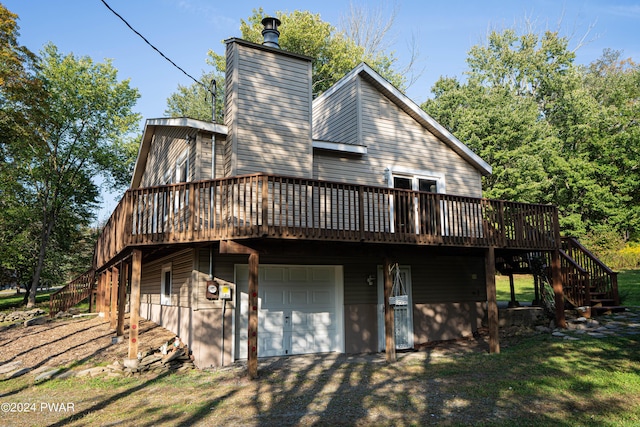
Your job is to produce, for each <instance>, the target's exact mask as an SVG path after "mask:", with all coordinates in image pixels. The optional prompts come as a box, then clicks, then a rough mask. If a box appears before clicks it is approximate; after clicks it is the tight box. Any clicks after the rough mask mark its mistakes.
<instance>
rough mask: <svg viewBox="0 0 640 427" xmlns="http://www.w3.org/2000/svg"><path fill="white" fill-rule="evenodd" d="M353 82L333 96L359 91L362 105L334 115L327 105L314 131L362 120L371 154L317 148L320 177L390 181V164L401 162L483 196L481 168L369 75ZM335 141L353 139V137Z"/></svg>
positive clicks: (458, 190)
mask: <svg viewBox="0 0 640 427" xmlns="http://www.w3.org/2000/svg"><path fill="white" fill-rule="evenodd" d="M352 86H353V85H346V86H345V87H343V88H341V90H340V91H338V92H336V93H334V94H332V95H331V98H338V99H340V102H341V103H342V104H344V105H350V103H348V102H347V101H346V99H341V98H348V97H356V96H357V97H359V99H358V105H359V108H360V110H358V109H356V108H355V107H351V108H345V109H344V111H343V110H341V109H337V110H334V109H331V113H332V115H331V116H328V115H327V113H326V112H325V111H324V109H325V108H326V107H324V106H322V108H321V109H320V111H319V112H318V113H315V115H316V116H317V117H319V118H320V117H321V118H322V119H323V121H322V122H321V124H320V128H319V130H318V133H315V130H314V136H315V137H318V138H320V139H321V138H322V135H327V136H329V135H331V136H335V135H334V134H330V133H328V131H327V130H325V129H329V128H331V127H332V126H340V127H342V128H344V126H347V123H350V125H351V128H352V129H353V128H357V123H358V122H360V121H361V132H362V138H361V140H359V141H358V144H361V145H365V146H366V147H367V154H365V155H361V156H358V155H345V154H341V153H331V152H327V151H322V150H316V151H315V152H314V161H313V176H314V178H315V179H321V180H333V181H339V182H345V183H353V184H363V185H382V186H387V185H388V183H387V182H386V180H385V169H387V168H389V167H391V168H394V167H401V168H403V169H405V170H406V169H409V170H415V171H428V172H431V173H435V174H441V175H444V177H445V181H446V193H447V194H456V195H461V196H468V197H481V195H482V182H481V174H480V172H479V171H478V170H477V169H476V168H474V167H473V166H472V165H471V164H470V163H469V162H467V161H466V160H464V159H463V158H462V157H460V156H459V155H458V154H457V153H456V152H454V151H453V150H452V149H451V148H449V147H448V146H447V145H446V144H444V143H443V142H442V141H440V140H439V139H438V138H436V137H435V136H434V135H433V134H432V133H431V132H429V131H428V130H427V129H425V128H424V127H423V126H421V125H420V124H419V123H418V122H416V121H415V120H414V119H413V118H411V117H410V116H409V115H407V114H406V113H405V112H404V111H402V110H401V109H400V108H398V106H397V105H395V104H394V103H392V102H390V101H389V100H388V99H387V98H386V97H384V96H383V95H382V94H381V93H380V92H379V91H378V90H377V89H376V88H374V87H373V86H372V85H371V84H370V83H368V82H367V81H366V80H363V79H360V78H358V85H357V86H358V87H359V89H358V90H354V89H353V87H352ZM354 111H359V112H360V116H358V115H357V114H354ZM341 114H344V116H342V115H341ZM314 126H315V124H314ZM321 130H322V131H323V132H324V133H323V132H321ZM349 135H350V134H349ZM332 141H333V142H342V143H351V142H350V141H351V140H345V141H335V140H332Z"/></svg>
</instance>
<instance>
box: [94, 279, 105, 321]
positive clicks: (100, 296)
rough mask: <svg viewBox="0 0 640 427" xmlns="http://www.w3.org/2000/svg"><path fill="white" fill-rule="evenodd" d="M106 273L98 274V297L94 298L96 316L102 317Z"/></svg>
mask: <svg viewBox="0 0 640 427" xmlns="http://www.w3.org/2000/svg"><path fill="white" fill-rule="evenodd" d="M106 278H107V275H106V271H102V272H100V277H98V295H97V296H96V300H97V301H96V306H97V311H98V316H100V315H102V316H104V300H105V295H104V293H105V287H106Z"/></svg>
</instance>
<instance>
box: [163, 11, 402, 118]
mask: <svg viewBox="0 0 640 427" xmlns="http://www.w3.org/2000/svg"><path fill="white" fill-rule="evenodd" d="M266 16H267V15H266V14H265V13H264V11H263V9H257V10H254V11H253V15H251V16H250V17H249V18H248V19H247V20H246V21H245V20H241V24H240V31H241V33H242V38H243V39H245V40H247V41H250V42H254V43H262V40H263V37H262V30H263V26H262V23H261V22H262V19H263V18H265V17H266ZM276 17H277V18H278V19H280V21H281V22H282V25H280V27H279V31H280V41H279V43H280V47H281V48H282V49H283V50H286V51H289V52H293V53H298V54H301V55H306V56H309V57H311V58H313V62H312V91H313V94H314V96H317V95H319V94H321V93H322V92H324V91H325V90H327V89H328V88H329V87H331V86H332V85H333V84H334V83H336V82H337V81H338V80H339V79H341V78H342V77H343V76H344V75H345V74H347V73H348V72H349V71H351V70H352V69H353V68H354V67H355V66H356V65H358V64H359V63H360V62H362V61H364V62H367V63H368V64H369V65H370V66H371V67H372V68H373V69H375V70H376V71H377V72H378V73H380V74H381V75H382V76H383V77H385V78H386V79H387V80H389V81H390V82H391V83H393V84H394V85H395V86H396V87H398V88H399V89H401V90H403V89H404V88H405V77H404V75H403V74H402V73H401V72H397V71H395V69H394V67H395V65H396V58H395V57H394V56H393V53H387V54H384V53H382V52H377V51H376V52H373V53H371V54H367V52H366V50H365V48H364V47H363V46H359V45H358V44H357V43H356V42H355V41H354V40H352V39H351V38H349V37H348V36H347V35H346V34H345V33H343V32H339V31H337V30H336V28H335V27H333V26H332V25H331V24H329V23H328V22H324V21H322V19H321V18H320V15H319V14H313V13H311V12H307V11H299V10H296V11H293V12H290V13H285V12H276ZM207 62H208V63H209V64H210V65H212V66H213V67H214V71H213V73H209V72H208V73H205V74H204V75H203V77H202V78H201V79H200V83H193V84H192V85H191V86H189V87H184V86H179V87H178V92H177V93H174V94H172V95H171V96H170V97H169V99H168V106H167V109H166V111H165V113H166V114H168V115H169V116H173V117H178V116H182V115H185V114H195V115H196V117H194V118H198V119H201V120H210V119H211V114H210V111H211V106H210V104H209V106H207V105H206V101H205V96H204V95H205V91H204V87H207V86H208V84H209V81H210V80H211V76H212V74H213V75H214V76H215V78H216V81H217V82H218V85H217V86H218V90H219V91H220V92H219V94H220V95H219V96H218V97H217V99H218V100H219V101H220V102H222V99H223V96H221V95H222V88H223V87H224V84H223V82H224V79H223V77H222V75H223V73H224V70H225V58H224V56H223V55H218V54H216V53H215V52H214V51H212V50H211V51H209V59H208V60H207ZM209 99H210V98H209ZM217 111H222V108H217Z"/></svg>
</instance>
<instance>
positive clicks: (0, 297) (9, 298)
mask: <svg viewBox="0 0 640 427" xmlns="http://www.w3.org/2000/svg"><path fill="white" fill-rule="evenodd" d="M53 292H54V291H50V292H47V291H38V293H37V294H36V307H39V308H41V309H43V310H47V311H49V295H51V294H52V293H53ZM23 299H24V291H22V293H20V294H16V291H15V289H10V290H4V291H1V292H0V311H16V310H25V306H23V305H22V301H23Z"/></svg>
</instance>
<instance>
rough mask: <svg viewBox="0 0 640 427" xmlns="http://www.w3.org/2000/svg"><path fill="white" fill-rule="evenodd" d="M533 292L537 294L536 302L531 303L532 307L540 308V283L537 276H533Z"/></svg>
mask: <svg viewBox="0 0 640 427" xmlns="http://www.w3.org/2000/svg"><path fill="white" fill-rule="evenodd" d="M533 291H534V292H535V297H534V300H533V301H532V302H531V305H532V306H534V307H539V306H540V281H539V280H538V276H537V275H535V274H534V275H533Z"/></svg>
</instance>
